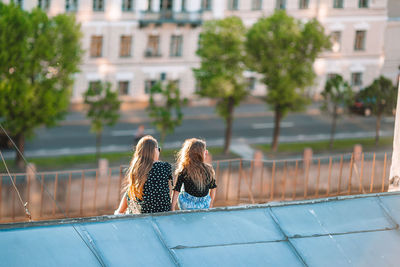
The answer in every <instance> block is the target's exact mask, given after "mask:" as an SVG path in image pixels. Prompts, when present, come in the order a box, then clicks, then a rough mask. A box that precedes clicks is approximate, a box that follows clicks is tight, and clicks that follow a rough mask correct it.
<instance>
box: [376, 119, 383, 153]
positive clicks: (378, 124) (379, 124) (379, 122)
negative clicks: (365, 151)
mask: <svg viewBox="0 0 400 267" xmlns="http://www.w3.org/2000/svg"><path fill="white" fill-rule="evenodd" d="M381 118H382V114H378V115H377V116H376V127H375V130H376V132H375V145H376V146H377V145H378V143H379V131H380V129H381Z"/></svg>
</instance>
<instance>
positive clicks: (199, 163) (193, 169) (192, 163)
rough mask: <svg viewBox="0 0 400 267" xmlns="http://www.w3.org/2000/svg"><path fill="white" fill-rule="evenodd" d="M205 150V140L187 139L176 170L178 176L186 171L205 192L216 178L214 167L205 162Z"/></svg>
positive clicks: (178, 155) (178, 156)
mask: <svg viewBox="0 0 400 267" xmlns="http://www.w3.org/2000/svg"><path fill="white" fill-rule="evenodd" d="M205 149H206V142H204V141H203V140H200V139H196V138H192V139H186V140H185V142H184V143H183V145H182V148H181V150H180V151H179V152H178V154H177V166H176V170H175V175H176V176H178V175H179V174H181V173H182V172H183V171H185V172H186V174H187V177H188V178H189V179H192V180H193V182H194V184H195V185H196V186H197V187H198V188H199V189H200V190H203V189H204V188H205V186H206V185H207V183H209V182H210V181H211V179H214V176H215V172H214V169H213V167H212V166H211V165H210V164H208V163H205V162H204V160H205V159H204V151H205Z"/></svg>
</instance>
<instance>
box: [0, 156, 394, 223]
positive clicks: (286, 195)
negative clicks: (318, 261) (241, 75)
mask: <svg viewBox="0 0 400 267" xmlns="http://www.w3.org/2000/svg"><path fill="white" fill-rule="evenodd" d="M389 158H390V157H389V156H388V155H387V154H386V153H384V154H376V153H372V154H360V155H359V156H356V157H354V155H353V154H345V155H340V156H329V157H321V158H314V159H312V160H308V161H303V160H296V159H295V160H269V161H262V160H251V161H250V160H242V159H234V160H220V161H214V162H213V166H214V169H215V172H216V182H217V185H218V187H217V194H216V199H215V206H232V205H241V204H252V203H253V204H254V203H265V202H270V201H284V200H300V199H310V198H320V197H330V196H339V195H350V194H364V193H375V192H384V191H387V188H388V183H389V180H388V175H389V168H390V159H389ZM125 167H126V166H120V167H116V168H109V169H108V170H107V171H105V172H102V173H101V172H100V171H99V170H98V169H90V170H77V171H60V172H39V173H36V174H26V173H15V174H12V179H13V180H14V182H15V184H16V186H17V188H18V190H19V191H20V193H21V195H22V198H23V200H24V201H26V202H28V208H29V210H30V212H31V214H32V219H33V220H48V219H56V218H65V217H87V216H96V215H103V214H112V213H113V212H114V210H115V209H116V208H117V207H118V204H119V201H120V199H121V196H122V186H123V182H124V174H125V170H124V169H125ZM20 206H21V204H20V203H19V202H18V201H17V199H16V192H15V190H14V189H13V188H12V185H11V181H10V178H9V176H8V175H7V174H0V223H6V222H17V221H24V220H26V218H25V213H24V209H23V207H20Z"/></svg>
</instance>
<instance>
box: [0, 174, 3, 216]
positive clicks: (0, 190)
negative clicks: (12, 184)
mask: <svg viewBox="0 0 400 267" xmlns="http://www.w3.org/2000/svg"><path fill="white" fill-rule="evenodd" d="M2 184H3V176H2V175H0V219H1V218H2V215H1V214H2V213H1V207H2V204H3V201H2V200H3V195H2V191H3V188H2Z"/></svg>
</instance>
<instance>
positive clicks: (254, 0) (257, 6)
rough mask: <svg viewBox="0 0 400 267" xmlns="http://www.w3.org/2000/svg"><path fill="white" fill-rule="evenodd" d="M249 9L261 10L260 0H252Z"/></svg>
mask: <svg viewBox="0 0 400 267" xmlns="http://www.w3.org/2000/svg"><path fill="white" fill-rule="evenodd" d="M251 9H253V10H261V9H262V0H252V2H251Z"/></svg>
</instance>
